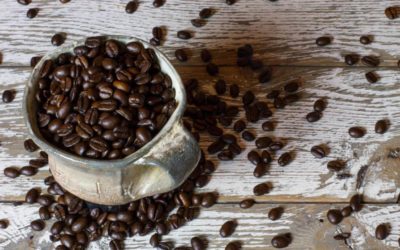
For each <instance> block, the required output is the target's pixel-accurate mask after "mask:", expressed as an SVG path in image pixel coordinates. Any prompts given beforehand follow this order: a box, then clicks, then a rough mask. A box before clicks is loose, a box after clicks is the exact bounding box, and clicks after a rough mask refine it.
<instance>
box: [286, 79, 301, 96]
mask: <svg viewBox="0 0 400 250" xmlns="http://www.w3.org/2000/svg"><path fill="white" fill-rule="evenodd" d="M283 89H284V90H285V91H286V92H288V93H293V92H296V91H297V90H298V89H299V83H298V81H291V82H289V83H287V84H285V86H283Z"/></svg>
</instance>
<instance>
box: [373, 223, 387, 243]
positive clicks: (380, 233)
mask: <svg viewBox="0 0 400 250" xmlns="http://www.w3.org/2000/svg"><path fill="white" fill-rule="evenodd" d="M388 235H389V229H388V227H387V226H386V224H380V225H378V226H377V227H376V229H375V238H377V239H378V240H384V239H386V237H388Z"/></svg>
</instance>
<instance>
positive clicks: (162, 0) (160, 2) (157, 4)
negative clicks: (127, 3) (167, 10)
mask: <svg viewBox="0 0 400 250" xmlns="http://www.w3.org/2000/svg"><path fill="white" fill-rule="evenodd" d="M164 3H165V0H154V1H153V6H154V7H155V8H159V7H161V6H163V5H164Z"/></svg>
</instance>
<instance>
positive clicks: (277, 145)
mask: <svg viewBox="0 0 400 250" xmlns="http://www.w3.org/2000/svg"><path fill="white" fill-rule="evenodd" d="M283 147H284V145H283V143H282V142H280V141H275V142H272V143H271V145H269V147H268V149H269V150H270V151H278V150H281V149H282V148H283Z"/></svg>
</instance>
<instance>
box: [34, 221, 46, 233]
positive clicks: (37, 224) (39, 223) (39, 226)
mask: <svg viewBox="0 0 400 250" xmlns="http://www.w3.org/2000/svg"><path fill="white" fill-rule="evenodd" d="M45 226H46V224H45V223H44V221H43V220H34V221H32V222H31V229H32V230H33V231H42V230H43V229H44V227H45Z"/></svg>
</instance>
